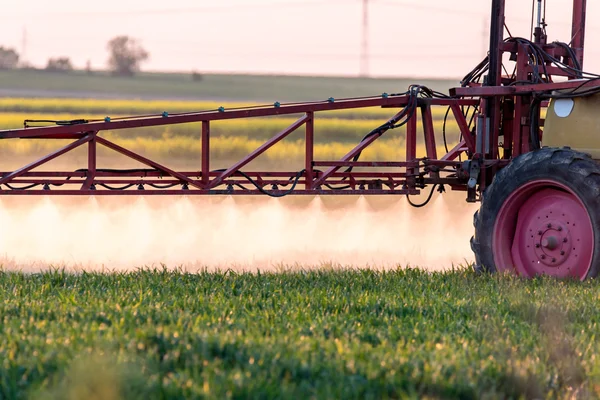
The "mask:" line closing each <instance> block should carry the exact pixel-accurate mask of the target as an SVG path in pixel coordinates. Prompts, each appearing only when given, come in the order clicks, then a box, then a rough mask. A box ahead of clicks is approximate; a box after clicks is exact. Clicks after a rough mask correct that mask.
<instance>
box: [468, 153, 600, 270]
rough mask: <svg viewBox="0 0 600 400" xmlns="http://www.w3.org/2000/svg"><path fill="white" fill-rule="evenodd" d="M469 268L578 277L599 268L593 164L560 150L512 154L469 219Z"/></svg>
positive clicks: (598, 189) (599, 196)
mask: <svg viewBox="0 0 600 400" xmlns="http://www.w3.org/2000/svg"><path fill="white" fill-rule="evenodd" d="M474 225H475V236H473V238H471V248H472V249H473V252H474V253H475V259H476V264H477V268H478V269H480V270H483V271H487V272H492V273H493V272H510V273H515V274H517V275H519V276H523V277H534V276H538V275H550V276H553V277H556V278H575V279H579V280H584V279H586V278H593V277H595V276H596V275H597V274H598V268H599V264H600V259H599V258H600V167H599V166H598V164H596V162H594V161H593V160H592V159H591V158H590V157H589V156H588V155H586V154H583V153H579V152H576V151H573V150H570V149H568V148H565V149H557V148H543V149H541V150H537V151H533V152H529V153H526V154H523V155H521V156H518V157H516V158H515V159H514V160H513V161H512V162H511V163H510V164H509V165H508V166H506V167H505V168H504V169H502V170H501V171H499V172H498V173H497V174H496V176H495V177H494V180H493V182H492V184H491V185H490V186H489V187H488V188H487V190H486V191H485V193H484V194H483V199H482V203H481V207H480V209H479V210H478V212H476V213H475V216H474Z"/></svg>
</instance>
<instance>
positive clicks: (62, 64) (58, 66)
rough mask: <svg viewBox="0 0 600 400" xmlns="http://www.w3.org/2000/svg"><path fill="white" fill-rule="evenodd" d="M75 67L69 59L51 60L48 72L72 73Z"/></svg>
mask: <svg viewBox="0 0 600 400" xmlns="http://www.w3.org/2000/svg"><path fill="white" fill-rule="evenodd" d="M72 70H73V65H72V64H71V60H70V59H69V58H68V57H58V58H51V59H49V60H48V65H46V71H51V72H67V71H72Z"/></svg>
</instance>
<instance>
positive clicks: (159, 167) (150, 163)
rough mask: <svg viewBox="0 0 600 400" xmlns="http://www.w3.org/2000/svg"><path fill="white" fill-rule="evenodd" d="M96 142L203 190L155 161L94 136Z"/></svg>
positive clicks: (200, 185)
mask: <svg viewBox="0 0 600 400" xmlns="http://www.w3.org/2000/svg"><path fill="white" fill-rule="evenodd" d="M96 141H97V142H98V143H100V144H101V145H103V146H105V147H108V148H109V149H112V150H114V151H116V152H117V153H121V154H123V155H124V156H127V157H129V158H132V159H134V160H136V161H139V162H141V163H142V164H145V165H148V166H149V167H152V168H156V169H157V170H159V171H162V172H164V173H165V174H167V175H170V176H172V177H173V178H177V179H179V180H180V181H182V182H186V183H188V184H189V185H191V186H194V187H196V188H198V189H203V186H202V184H200V183H199V182H196V181H195V180H193V179H190V178H188V177H187V176H185V175H183V174H180V173H179V172H175V171H173V170H172V169H170V168H167V167H165V166H163V165H161V164H159V163H157V162H155V161H152V160H149V159H147V158H146V157H143V156H141V155H139V154H137V153H134V152H133V151H130V150H127V149H125V148H123V147H121V146H119V145H117V144H115V143H113V142H110V141H108V140H106V139H104V138H103V137H100V136H96Z"/></svg>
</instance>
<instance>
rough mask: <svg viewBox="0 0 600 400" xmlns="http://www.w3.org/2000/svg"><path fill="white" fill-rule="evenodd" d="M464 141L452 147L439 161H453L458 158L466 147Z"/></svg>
mask: <svg viewBox="0 0 600 400" xmlns="http://www.w3.org/2000/svg"><path fill="white" fill-rule="evenodd" d="M466 143H467V142H466V140H464V139H463V140H461V141H460V143H459V144H457V145H456V146H454V147H453V148H452V149H451V150H450V151H449V152H448V153H447V154H445V155H444V156H443V157H442V158H441V159H440V161H453V160H456V159H457V158H458V156H459V155H460V154H461V153H463V152H464V149H465V146H466Z"/></svg>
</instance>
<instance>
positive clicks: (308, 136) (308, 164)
mask: <svg viewBox="0 0 600 400" xmlns="http://www.w3.org/2000/svg"><path fill="white" fill-rule="evenodd" d="M306 117H307V119H306V133H305V146H306V150H305V154H304V169H305V170H306V185H305V188H306V190H310V189H312V181H313V176H314V174H313V162H314V158H315V156H314V123H315V119H314V117H315V115H314V113H313V112H307V113H306Z"/></svg>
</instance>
